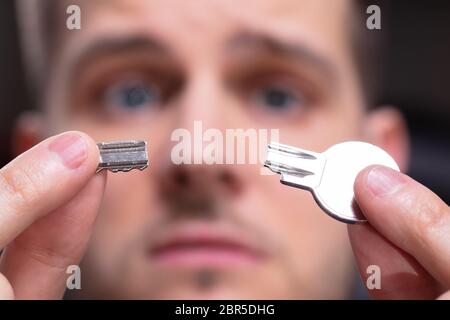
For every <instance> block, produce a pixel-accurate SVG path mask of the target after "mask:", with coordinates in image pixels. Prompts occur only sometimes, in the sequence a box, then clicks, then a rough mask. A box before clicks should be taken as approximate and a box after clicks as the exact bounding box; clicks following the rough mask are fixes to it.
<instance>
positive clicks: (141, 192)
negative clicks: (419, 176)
mask: <svg viewBox="0 0 450 320" xmlns="http://www.w3.org/2000/svg"><path fill="white" fill-rule="evenodd" d="M105 3H106V2H104V1H95V2H94V1H89V2H87V1H86V2H80V3H79V4H80V6H81V7H82V12H83V15H84V16H83V26H82V30H81V31H78V32H68V31H61V33H60V34H58V37H57V39H58V41H57V47H56V49H55V52H54V57H55V58H54V64H53V65H52V66H51V67H50V68H49V82H48V86H47V90H46V91H45V93H46V94H45V96H44V106H45V109H44V112H43V113H42V114H39V115H36V114H35V115H27V116H24V117H22V118H21V120H20V121H19V124H18V130H17V139H16V148H17V151H18V152H22V151H24V150H26V149H28V147H29V146H30V145H33V144H35V142H37V141H39V140H40V139H41V138H43V137H47V136H52V135H54V134H55V133H57V132H61V131H67V130H74V129H76V130H80V131H82V132H84V133H81V132H69V133H66V134H65V135H63V138H61V137H59V138H60V139H66V140H64V141H66V142H65V143H56V145H59V146H61V145H68V146H70V145H71V143H69V142H70V141H73V137H74V136H77V137H81V138H82V139H83V141H85V143H84V144H83V146H84V147H83V148H81V149H82V150H81V155H77V154H76V153H75V151H74V148H72V149H70V150H71V151H70V152H69V153H68V154H69V155H70V157H69V158H70V159H69V160H70V161H69V162H68V163H69V164H70V165H69V166H67V165H64V163H67V161H66V162H64V161H62V160H61V157H60V156H57V155H58V150H61V148H56V149H55V147H53V148H52V147H49V146H50V145H53V146H54V145H55V139H58V137H51V138H49V140H45V141H43V142H41V143H40V144H38V145H37V146H35V147H34V148H33V149H31V150H29V151H26V152H25V153H23V154H22V155H21V156H20V157H18V158H16V159H15V160H13V161H12V162H11V163H10V164H9V165H8V166H6V167H5V168H2V169H1V170H0V186H1V187H0V190H2V191H1V192H0V207H2V208H7V210H2V212H1V214H0V226H1V228H0V230H1V232H0V247H4V246H6V245H7V247H6V250H5V252H4V254H3V255H2V258H1V262H0V272H1V274H3V277H0V297H3V298H13V297H15V298H58V297H61V296H62V294H63V291H64V285H65V280H66V277H67V274H65V267H66V266H67V265H70V264H78V263H79V261H80V259H82V257H83V258H84V259H83V261H82V263H81V268H82V275H83V276H82V277H83V278H82V290H80V291H79V292H75V293H71V294H72V295H73V297H90V298H160V299H161V298H163V299H164V298H190V299H196V298H234V299H241V298H272V299H299V298H309V299H314V298H346V297H349V295H350V288H351V285H352V275H353V267H352V265H353V258H352V257H353V254H352V250H353V253H354V255H355V257H356V261H357V265H358V268H359V270H360V272H361V276H362V278H363V280H365V278H366V277H367V274H366V272H365V271H366V267H367V266H369V265H373V264H376V265H379V266H380V267H381V271H382V273H381V276H382V280H381V283H382V289H381V290H376V291H370V294H372V295H373V296H374V297H377V298H436V297H438V295H440V294H442V293H443V292H444V291H445V290H446V289H448V288H449V286H450V273H449V271H448V268H446V267H445V266H448V263H449V260H450V252H449V249H448V248H450V238H449V237H448V236H447V235H448V234H450V233H449V232H448V231H449V228H450V218H449V209H448V206H447V205H446V204H445V203H444V202H443V201H442V200H440V199H439V198H438V197H437V196H436V195H434V194H433V193H432V192H431V191H429V190H428V189H426V188H425V187H423V186H421V185H420V184H418V183H417V182H415V181H413V180H412V179H411V178H408V177H407V176H406V175H404V174H401V173H396V172H392V171H389V170H387V169H383V168H380V167H376V168H368V169H366V170H364V171H363V172H361V173H360V175H359V176H358V178H357V180H356V182H355V194H356V199H357V202H358V204H359V205H360V207H361V208H362V210H363V212H364V213H365V215H366V217H367V218H368V220H369V223H368V224H364V225H360V226H349V227H347V226H346V225H344V224H342V223H340V222H337V221H335V220H333V219H331V218H329V217H328V216H327V215H325V214H324V213H323V212H322V211H321V210H320V209H319V208H318V206H317V205H316V204H315V202H314V201H313V199H312V197H311V196H310V194H309V193H306V192H302V191H300V190H297V189H294V188H287V187H285V186H282V185H281V184H280V183H279V182H278V179H279V177H277V176H263V175H261V174H260V165H251V164H248V165H205V164H204V165H179V166H176V165H174V164H173V163H172V162H171V160H170V151H171V148H172V147H173V145H174V142H172V141H171V140H170V135H171V133H172V132H173V130H174V129H177V128H186V129H188V130H192V128H193V123H194V121H195V120H202V121H203V127H204V128H218V129H221V130H225V129H228V128H243V129H248V128H255V129H271V128H277V129H279V130H280V141H281V142H283V143H286V144H292V145H298V146H300V147H302V148H305V149H308V150H314V151H317V152H321V151H324V150H325V149H327V148H328V147H329V146H331V145H333V144H335V143H338V142H341V141H345V140H366V141H369V142H371V143H374V144H377V145H379V146H381V147H382V148H384V149H385V150H387V151H388V152H389V153H390V154H391V155H392V156H393V157H394V158H395V160H396V161H397V162H398V163H399V165H400V167H402V169H405V167H406V164H407V145H408V143H407V136H406V130H405V127H404V123H403V121H402V119H401V117H400V116H399V115H398V114H397V113H396V112H395V111H393V110H391V109H389V108H381V109H378V110H377V111H373V112H370V113H369V112H367V111H366V106H365V103H364V100H363V98H362V96H363V95H362V89H361V87H360V85H359V81H358V76H357V72H356V68H355V65H354V62H353V58H352V52H351V46H350V41H351V39H350V38H349V36H348V32H347V31H348V30H346V28H345V27H344V26H345V25H346V23H345V21H346V19H348V18H349V16H350V14H351V10H350V8H351V5H350V2H349V1H333V2H332V3H330V2H329V1H306V0H305V1H270V0H267V1H246V2H244V3H241V4H240V5H239V7H237V6H233V5H230V3H229V1H219V0H218V1H202V2H201V3H200V2H196V4H195V5H193V4H190V3H188V2H186V1H176V0H173V1H169V2H168V1H145V2H143V1H119V0H118V1H108V3H107V5H106V4H105ZM199 8H201V10H199ZM318 12H320V15H318V14H317V13H318ZM118 38H120V41H119V42H120V43H121V46H120V48H119V47H118V46H117V43H118V42H117V39H118ZM105 39H109V41H107V43H108V45H107V46H105ZM114 39H115V41H112V42H111V40H114ZM124 39H125V40H126V39H135V41H133V43H131V44H130V41H125V42H124V41H123V40H124ZM242 39H244V40H242ZM100 43H102V45H99V44H100ZM112 43H113V45H112ZM124 43H125V45H124ZM89 48H91V49H89ZM92 48H96V49H95V50H94V49H92ZM101 48H103V50H102V49H101ZM105 48H106V49H105ZM293 48H294V49H293ZM87 52H89V54H88V53H87ZM293 52H294V53H293ZM136 81H137V82H138V83H139V84H142V83H143V84H144V87H146V88H147V89H148V90H150V92H159V93H161V94H160V97H159V98H158V95H157V94H156V93H155V97H156V98H155V99H152V100H146V103H144V104H142V105H140V106H139V107H138V108H129V107H125V106H124V103H123V100H121V99H117V94H118V93H120V94H121V93H123V88H124V87H126V86H127V85H128V84H129V83H133V85H134V84H136ZM124 83H125V85H124ZM141 86H142V85H141ZM273 86H276V88H277V89H278V90H279V91H281V92H282V93H283V94H284V95H285V94H287V95H289V96H290V97H291V98H292V99H290V100H289V101H290V103H288V105H287V106H282V107H279V106H278V107H274V106H272V105H270V104H268V103H266V102H267V101H266V100H261V99H259V98H257V97H260V95H261V94H262V95H264V94H266V93H267V90H268V88H269V89H270V88H272V87H273ZM152 88H156V89H152ZM152 90H155V91H152ZM119 96H120V95H119ZM111 97H112V98H111ZM255 97H256V98H255ZM44 124H45V127H44ZM325 129H326V130H325ZM67 136H68V137H69V138H67ZM64 137H65V138H64ZM70 137H72V138H70ZM121 139H144V140H147V141H149V142H150V159H151V160H150V161H151V164H150V168H149V169H148V170H146V171H143V172H137V171H133V172H130V173H127V174H114V175H111V174H110V175H109V176H108V183H107V184H106V180H105V179H106V175H105V174H94V172H95V168H96V165H97V159H98V151H97V150H96V146H95V144H94V141H103V140H121ZM55 150H56V151H55ZM83 150H84V151H83ZM65 154H66V155H67V153H65ZM83 155H84V156H83ZM36 159H39V160H40V161H36ZM66 160H67V159H66ZM374 177H375V178H376V177H381V178H379V179H374ZM389 177H390V178H389ZM391 180H393V181H397V183H389V181H391ZM380 181H381V183H380ZM399 181H400V182H399ZM105 185H106V186H105ZM124 190H130V191H129V192H128V193H126V194H125V193H124ZM267 195H271V196H270V197H268V196H267ZM192 203H197V204H198V203H200V204H201V206H200V207H197V209H195V210H194V211H193V210H188V208H189V205H192ZM100 204H101V205H100ZM97 213H98V214H97ZM39 218H40V219H39ZM38 219H39V220H38ZM94 221H95V222H94ZM199 224H200V225H201V226H202V228H203V229H206V230H209V232H213V233H215V232H219V233H220V232H224V230H226V232H227V233H228V234H232V235H233V236H236V237H238V238H239V239H241V241H245V242H246V243H247V244H249V246H250V247H252V248H254V249H257V251H258V253H260V255H259V256H258V259H255V260H254V261H250V262H249V261H247V260H246V262H247V263H227V264H224V265H220V264H217V263H212V264H211V263H196V264H193V265H185V264H184V265H177V264H169V265H164V264H161V263H160V261H159V260H157V259H156V258H155V257H154V256H152V255H151V254H149V250H150V249H151V248H152V246H154V245H155V244H156V243H158V241H161V239H164V238H166V237H170V236H171V235H173V234H174V233H175V232H177V231H178V230H180V229H185V228H191V227H193V226H198V225H199ZM89 239H90V242H89V246H88V245H87V244H88V240H89ZM348 239H350V242H349V241H348ZM240 262H242V261H240ZM37 272H38V273H39V274H40V275H41V276H40V277H39V280H35V277H33V276H34V275H35V274H36V273H37ZM32 277H33V278H32ZM31 279H33V280H31ZM205 279H206V280H205ZM412 289H413V290H412ZM416 289H417V290H416ZM447 295H448V293H447Z"/></svg>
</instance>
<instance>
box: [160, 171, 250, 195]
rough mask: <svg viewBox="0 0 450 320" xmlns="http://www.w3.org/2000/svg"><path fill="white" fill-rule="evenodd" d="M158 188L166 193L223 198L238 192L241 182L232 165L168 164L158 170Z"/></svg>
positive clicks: (240, 188)
mask: <svg viewBox="0 0 450 320" xmlns="http://www.w3.org/2000/svg"><path fill="white" fill-rule="evenodd" d="M160 190H161V191H162V192H163V193H165V194H166V195H170V194H172V195H179V196H180V195H183V194H191V195H192V194H195V195H197V196H200V197H221V198H223V197H230V196H235V195H237V194H239V193H240V192H241V190H242V182H241V181H240V180H239V177H238V175H237V172H236V171H235V170H233V167H232V165H207V164H181V165H175V164H169V166H168V167H167V168H166V169H165V171H163V172H160Z"/></svg>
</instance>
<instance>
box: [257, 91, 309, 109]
mask: <svg viewBox="0 0 450 320" xmlns="http://www.w3.org/2000/svg"><path fill="white" fill-rule="evenodd" d="M252 100H253V103H254V104H256V105H257V106H259V107H263V108H265V109H269V111H274V112H287V111H290V110H291V109H293V108H299V107H302V106H303V104H304V102H305V101H303V100H304V99H302V97H301V96H299V95H297V94H295V93H292V92H291V90H289V89H287V88H282V87H276V86H270V87H264V88H260V89H258V90H256V91H255V92H254V94H253V99H252Z"/></svg>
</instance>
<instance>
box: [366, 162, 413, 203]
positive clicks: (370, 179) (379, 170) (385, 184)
mask: <svg viewBox="0 0 450 320" xmlns="http://www.w3.org/2000/svg"><path fill="white" fill-rule="evenodd" d="M405 182H406V180H405V179H404V178H403V176H402V175H401V174H400V173H399V172H398V171H395V170H393V169H390V168H386V167H382V166H377V167H373V168H372V169H371V170H370V172H369V174H368V175H367V184H368V186H369V188H370V190H371V191H372V192H373V193H374V194H375V195H376V196H384V195H387V194H390V193H393V192H394V191H396V190H397V189H398V188H399V187H400V186H401V185H403V184H404V183H405Z"/></svg>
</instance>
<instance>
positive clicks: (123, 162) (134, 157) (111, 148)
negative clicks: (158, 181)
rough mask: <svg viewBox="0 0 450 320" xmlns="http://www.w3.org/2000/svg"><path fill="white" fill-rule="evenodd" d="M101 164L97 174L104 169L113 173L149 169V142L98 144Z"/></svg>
mask: <svg viewBox="0 0 450 320" xmlns="http://www.w3.org/2000/svg"><path fill="white" fill-rule="evenodd" d="M97 146H98V149H99V151H100V162H99V164H98V167H97V172H100V171H102V170H103V169H107V170H110V171H112V172H119V171H122V172H128V171H130V170H132V169H139V170H144V169H145V168H147V167H148V155H147V142H145V141H117V142H100V143H97Z"/></svg>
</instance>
